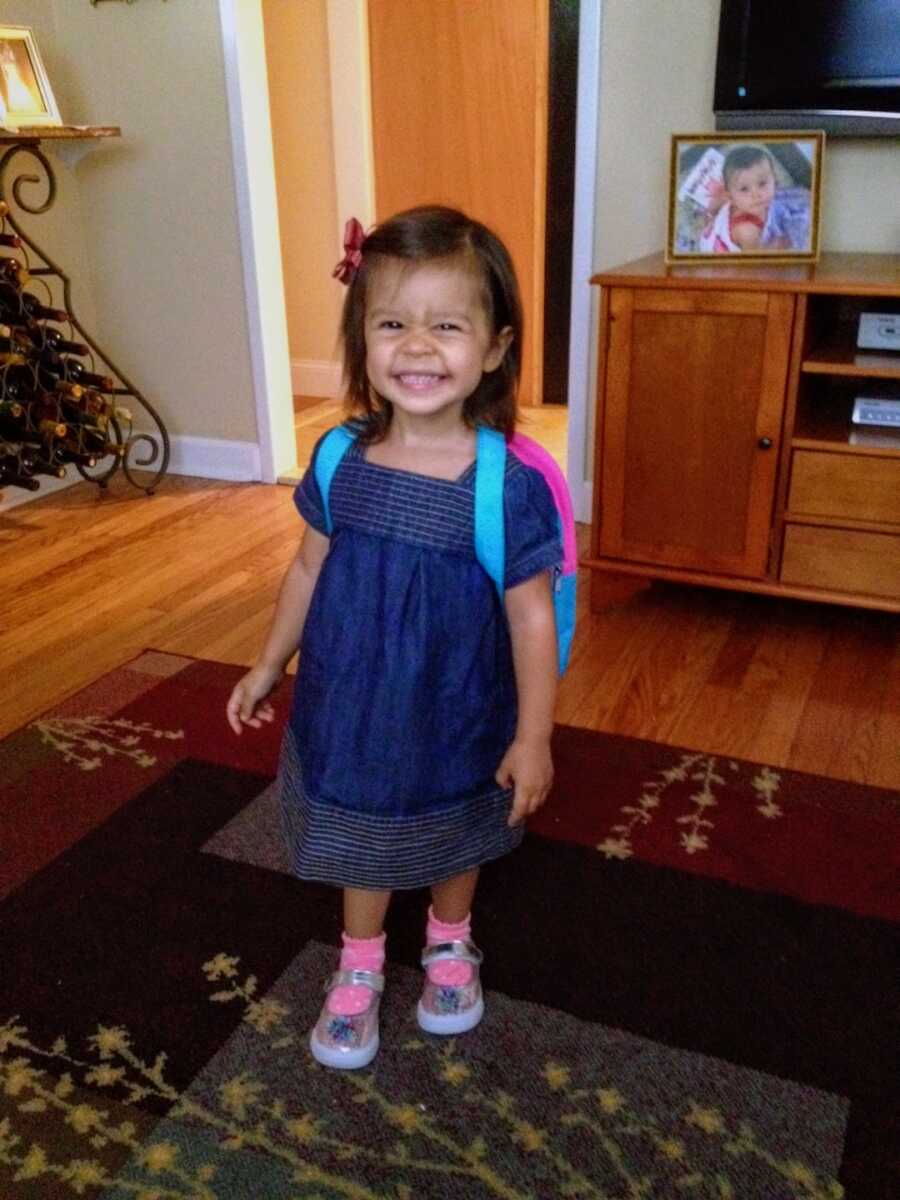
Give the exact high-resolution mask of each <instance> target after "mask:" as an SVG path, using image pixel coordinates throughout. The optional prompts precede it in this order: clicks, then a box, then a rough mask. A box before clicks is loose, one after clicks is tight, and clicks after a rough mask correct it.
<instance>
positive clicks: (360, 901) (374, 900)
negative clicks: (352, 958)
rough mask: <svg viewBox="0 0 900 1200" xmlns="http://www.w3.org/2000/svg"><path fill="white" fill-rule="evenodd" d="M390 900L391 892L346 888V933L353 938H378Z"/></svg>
mask: <svg viewBox="0 0 900 1200" xmlns="http://www.w3.org/2000/svg"><path fill="white" fill-rule="evenodd" d="M390 900H391V893H390V892H373V891H371V890H369V889H368V888H344V932H345V933H347V934H349V935H350V937H352V938H373V937H378V936H379V935H380V934H381V932H382V929H383V927H384V918H385V915H386V913H387V909H388V904H389V903H390Z"/></svg>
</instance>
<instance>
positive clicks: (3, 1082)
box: [0, 953, 843, 1200]
mask: <svg viewBox="0 0 900 1200" xmlns="http://www.w3.org/2000/svg"><path fill="white" fill-rule="evenodd" d="M203 970H204V973H205V975H206V977H207V979H208V980H209V982H210V983H213V984H217V985H221V986H219V987H218V990H216V991H215V992H213V993H212V995H211V996H210V1000H211V1001H212V1002H214V1003H217V1004H230V1003H238V1004H240V1005H241V1006H242V1020H243V1022H244V1023H246V1025H248V1026H249V1027H250V1029H251V1030H252V1032H253V1036H254V1037H255V1038H258V1039H259V1043H258V1046H257V1051H256V1052H257V1053H258V1054H259V1055H260V1056H275V1057H277V1056H283V1055H287V1057H288V1058H291V1059H293V1057H294V1055H295V1056H296V1058H295V1061H290V1062H288V1063H285V1064H284V1067H283V1070H285V1071H290V1072H293V1073H296V1072H304V1071H305V1072H322V1071H323V1070H324V1069H323V1068H321V1067H319V1066H318V1065H317V1064H315V1063H313V1061H312V1059H311V1058H310V1056H309V1055H308V1054H307V1053H306V1048H305V1045H303V1044H302V1043H300V1042H299V1041H298V1039H297V1037H296V1036H295V1034H294V1033H293V1032H291V1023H290V1020H289V1018H290V1011H289V1009H288V1007H287V1006H286V1005H284V1004H282V1003H280V1002H279V1001H277V1000H275V999H272V998H268V997H262V998H260V997H259V996H258V995H257V986H258V985H257V980H256V979H255V978H254V977H253V976H252V975H251V976H245V977H242V973H241V970H240V960H239V959H238V958H237V957H235V956H231V955H228V954H224V953H222V954H218V955H216V957H215V958H213V959H211V960H210V961H208V962H206V963H205V964H204V966H203ZM400 1049H401V1052H402V1053H403V1054H404V1055H414V1056H416V1058H417V1060H418V1061H417V1065H418V1067H419V1069H420V1071H421V1070H424V1071H425V1072H426V1073H427V1074H428V1076H429V1077H430V1079H431V1080H432V1081H433V1082H434V1083H435V1084H437V1085H438V1086H439V1087H440V1088H441V1089H443V1092H444V1095H446V1097H447V1099H448V1104H449V1106H450V1107H451V1108H457V1107H458V1106H460V1105H466V1106H469V1107H470V1108H471V1110H472V1118H473V1119H472V1120H471V1121H470V1122H468V1125H469V1127H470V1130H471V1129H480V1130H482V1131H483V1133H479V1134H476V1135H475V1136H472V1135H471V1132H470V1133H469V1134H467V1135H466V1136H465V1137H460V1136H458V1135H457V1134H454V1132H453V1129H454V1126H453V1125H452V1124H451V1123H449V1122H447V1121H446V1120H445V1119H442V1116H441V1113H440V1112H434V1113H433V1112H430V1111H428V1108H427V1107H426V1106H425V1105H424V1104H422V1103H420V1102H419V1101H418V1100H417V1098H416V1097H415V1096H412V1095H406V1096H403V1095H386V1094H385V1093H384V1091H383V1090H382V1089H380V1088H379V1086H378V1085H377V1083H376V1073H375V1072H370V1071H363V1072H344V1073H340V1085H341V1086H342V1087H343V1088H344V1089H345V1094H344V1099H345V1100H346V1102H349V1103H353V1104H357V1105H360V1106H367V1108H368V1110H369V1116H370V1119H371V1117H372V1116H377V1120H378V1122H379V1124H380V1127H381V1128H382V1129H384V1130H387V1131H390V1132H391V1137H392V1139H393V1140H392V1141H391V1142H390V1143H389V1144H388V1148H387V1149H386V1150H385V1149H384V1147H373V1146H370V1145H367V1144H366V1143H365V1142H364V1141H363V1140H362V1139H360V1141H359V1142H358V1143H354V1142H352V1141H348V1140H347V1139H346V1137H344V1136H336V1134H335V1131H334V1130H333V1128H332V1124H331V1122H332V1118H331V1116H330V1115H329V1110H328V1106H327V1105H326V1104H323V1109H322V1111H318V1112H314V1111H309V1110H304V1111H292V1109H291V1107H290V1106H289V1104H288V1103H287V1102H286V1101H285V1099H283V1098H281V1097H279V1096H278V1095H275V1094H273V1090H272V1088H271V1087H270V1086H269V1085H267V1084H266V1083H264V1082H263V1081H262V1080H260V1079H257V1078H255V1077H254V1076H253V1074H251V1073H250V1072H249V1071H243V1072H239V1073H237V1074H233V1075H230V1076H228V1077H226V1078H224V1079H223V1080H222V1081H221V1082H220V1083H219V1085H218V1088H217V1103H216V1104H215V1105H213V1104H206V1103H199V1102H198V1101H197V1099H196V1098H195V1097H192V1096H191V1095H190V1094H188V1093H187V1092H179V1091H178V1090H177V1089H176V1088H174V1087H173V1086H172V1085H171V1084H170V1083H169V1082H168V1080H167V1070H166V1069H167V1065H168V1064H167V1058H166V1055H165V1054H164V1053H160V1054H158V1055H157V1056H156V1057H155V1058H154V1059H153V1061H152V1062H149V1061H144V1060H143V1059H141V1058H140V1057H139V1055H138V1054H136V1053H135V1051H134V1048H133V1045H132V1039H131V1037H130V1035H129V1032H128V1031H127V1030H126V1029H124V1028H122V1027H117V1026H103V1025H101V1026H99V1027H98V1028H97V1030H96V1032H95V1033H94V1034H93V1035H92V1036H91V1037H90V1038H89V1039H88V1045H87V1048H86V1052H85V1054H84V1056H79V1055H78V1054H76V1053H75V1052H74V1050H73V1049H71V1048H70V1047H69V1045H68V1043H67V1041H66V1039H65V1038H64V1037H59V1038H58V1039H57V1040H56V1041H54V1042H53V1043H52V1044H51V1045H49V1046H47V1047H42V1046H40V1045H38V1044H36V1043H35V1042H33V1041H32V1039H31V1038H30V1036H29V1033H28V1030H27V1028H26V1027H25V1026H24V1025H22V1024H21V1023H19V1021H18V1019H17V1018H12V1019H9V1020H7V1021H6V1022H5V1023H4V1024H3V1025H0V1091H2V1093H3V1095H4V1096H5V1098H6V1103H7V1111H8V1112H9V1111H13V1112H19V1113H22V1114H29V1115H34V1114H38V1115H46V1116H47V1117H48V1118H49V1116H51V1115H52V1116H54V1117H55V1118H56V1119H57V1120H60V1119H61V1120H62V1121H64V1122H65V1124H66V1126H68V1127H69V1129H70V1130H73V1131H75V1132H76V1133H77V1134H78V1135H79V1137H80V1138H81V1139H82V1140H83V1143H84V1152H83V1154H82V1155H80V1156H78V1157H75V1158H71V1159H70V1160H69V1161H57V1160H56V1159H55V1158H54V1154H53V1150H52V1145H51V1144H50V1143H49V1141H48V1143H47V1144H41V1143H40V1142H39V1141H37V1140H35V1139H34V1138H32V1139H31V1140H30V1141H29V1140H26V1139H25V1138H23V1137H22V1136H21V1134H20V1133H18V1132H17V1128H16V1122H15V1118H14V1117H11V1116H6V1117H5V1118H3V1119H2V1120H0V1163H2V1164H4V1165H5V1167H6V1168H7V1169H9V1170H10V1171H11V1172H12V1179H13V1182H14V1183H26V1182H28V1181H35V1180H46V1181H48V1184H49V1183H50V1182H51V1181H52V1182H53V1183H54V1185H58V1184H62V1185H64V1186H65V1187H67V1188H68V1189H69V1190H70V1191H71V1192H72V1193H73V1194H75V1195H79V1196H92V1195H97V1194H98V1193H99V1191H100V1190H102V1189H105V1188H110V1187H112V1186H113V1185H114V1184H115V1185H116V1186H117V1188H118V1189H119V1192H120V1194H127V1195H129V1196H133V1197H134V1200H224V1198H225V1197H229V1198H230V1197H231V1196H232V1195H233V1193H230V1192H227V1191H218V1190H217V1181H218V1180H220V1179H221V1178H222V1173H223V1172H222V1168H223V1164H224V1163H225V1162H226V1160H227V1156H228V1155H229V1154H233V1153H235V1152H242V1151H250V1152H253V1153H255V1154H259V1155H262V1156H266V1157H268V1158H271V1159H274V1160H277V1162H278V1164H279V1165H280V1167H281V1168H282V1170H283V1171H284V1172H286V1174H287V1177H288V1178H289V1179H290V1180H291V1181H292V1186H293V1187H294V1188H296V1191H292V1192H290V1193H289V1194H290V1195H291V1196H292V1197H294V1196H295V1197H296V1198H297V1200H332V1198H333V1197H346V1198H347V1200H418V1198H419V1197H421V1196H422V1195H423V1194H425V1193H423V1192H422V1190H421V1188H420V1186H419V1183H418V1182H417V1181H421V1180H422V1179H428V1180H430V1181H433V1182H431V1183H429V1185H428V1186H429V1189H431V1188H432V1187H433V1188H434V1189H435V1190H429V1191H428V1192H427V1194H428V1195H444V1194H446V1195H451V1194H453V1195H456V1194H459V1195H462V1194H465V1195H466V1196H484V1197H485V1198H488V1197H501V1198H503V1200H535V1193H534V1192H533V1191H531V1190H528V1189H527V1188H526V1189H524V1190H523V1187H522V1182H521V1181H522V1178H523V1162H524V1175H525V1177H526V1178H527V1177H528V1164H529V1163H540V1164H541V1166H542V1167H543V1168H544V1171H542V1174H541V1178H542V1179H553V1180H554V1181H555V1186H556V1191H555V1193H554V1196H558V1197H560V1198H562V1197H584V1198H587V1200H641V1198H651V1200H652V1198H654V1197H657V1198H658V1197H660V1196H661V1195H662V1194H666V1195H668V1194H673V1195H677V1196H685V1197H704V1198H707V1197H714V1198H717V1200H739V1198H742V1197H746V1196H747V1194H748V1193H747V1192H746V1191H745V1190H742V1183H741V1181H746V1179H747V1171H748V1167H750V1166H751V1165H752V1169H753V1171H754V1172H755V1174H756V1175H758V1176H759V1178H760V1180H761V1181H762V1180H764V1181H765V1182H764V1186H765V1187H766V1188H767V1189H768V1190H766V1191H765V1192H764V1193H763V1192H756V1191H755V1192H754V1194H755V1195H763V1194H765V1195H772V1196H776V1195H777V1196H778V1197H779V1198H780V1200H789V1198H793V1200H839V1198H840V1197H841V1196H842V1195H843V1190H842V1188H841V1186H840V1184H839V1183H837V1182H836V1181H835V1180H832V1179H823V1178H821V1177H819V1176H818V1175H817V1174H816V1172H815V1171H813V1170H812V1169H811V1167H810V1166H809V1165H808V1164H807V1163H805V1162H803V1161H801V1160H800V1159H798V1158H787V1159H785V1158H782V1157H779V1155H778V1154H776V1153H773V1152H772V1151H771V1150H770V1149H768V1148H767V1147H766V1146H765V1145H764V1144H761V1142H760V1141H759V1140H758V1138H757V1135H756V1134H755V1132H754V1129H753V1128H752V1127H751V1125H750V1124H749V1123H747V1122H743V1121H742V1122H738V1123H737V1124H736V1125H732V1124H731V1123H730V1122H729V1120H728V1118H727V1117H726V1115H725V1114H724V1113H723V1112H721V1111H720V1110H719V1109H718V1108H717V1107H715V1106H711V1105H709V1104H707V1103H704V1102H701V1101H700V1100H698V1099H695V1098H692V1097H691V1096H689V1095H685V1096H684V1098H683V1102H682V1104H681V1108H680V1111H679V1112H678V1113H673V1114H672V1118H671V1122H670V1124H669V1125H668V1126H666V1127H664V1126H663V1124H662V1123H661V1122H660V1121H659V1120H658V1119H656V1118H653V1117H647V1116H644V1115H642V1113H641V1112H640V1111H639V1108H638V1106H636V1105H633V1104H632V1102H631V1101H630V1099H629V1096H628V1095H627V1094H626V1089H624V1088H622V1087H621V1086H619V1087H617V1086H614V1085H613V1084H612V1083H610V1082H609V1081H607V1080H604V1079H603V1078H597V1077H586V1075H587V1074H589V1073H587V1072H584V1071H583V1069H582V1068H580V1067H578V1066H574V1065H572V1064H570V1063H565V1062H560V1061H556V1060H553V1059H550V1060H545V1061H537V1060H534V1061H531V1062H525V1063H523V1066H522V1071H521V1086H522V1089H523V1095H525V1094H528V1095H529V1096H531V1097H533V1096H534V1095H535V1094H537V1093H540V1094H541V1096H542V1100H541V1111H542V1112H543V1113H544V1114H545V1115H544V1116H543V1117H542V1119H541V1121H540V1123H539V1124H538V1123H536V1122H535V1121H534V1120H528V1119H526V1117H525V1116H523V1115H522V1105H521V1102H520V1101H519V1100H517V1098H516V1097H515V1096H513V1095H511V1094H510V1093H509V1092H507V1091H504V1090H499V1089H498V1090H492V1089H490V1088H488V1087H485V1086H484V1084H485V1080H483V1079H482V1080H481V1082H480V1083H479V1081H478V1080H477V1079H476V1078H475V1073H474V1072H473V1070H472V1068H471V1067H470V1065H469V1064H468V1063H467V1062H466V1060H465V1058H464V1056H463V1054H462V1053H461V1052H460V1047H459V1045H458V1043H457V1041H456V1040H455V1039H451V1040H449V1041H440V1040H438V1039H431V1038H418V1037H416V1038H412V1039H410V1040H408V1041H407V1042H406V1043H404V1044H403V1045H402V1047H401V1048H400ZM42 1062H43V1063H44V1064H46V1067H42V1066H41V1065H39V1064H41V1063H42ZM337 1074H338V1073H333V1072H332V1073H329V1075H330V1077H331V1079H335V1078H336V1076H337ZM86 1090H87V1091H88V1093H90V1094H95V1095H96V1100H95V1101H94V1102H86V1101H85V1099H84V1096H85V1091H86ZM113 1090H115V1093H116V1095H117V1096H118V1100H117V1104H116V1107H117V1108H119V1109H121V1106H122V1103H123V1101H124V1103H125V1104H126V1105H127V1104H131V1105H137V1104H140V1102H141V1101H143V1100H147V1099H148V1098H152V1099H154V1100H156V1101H162V1102H163V1103H164V1104H166V1105H171V1108H170V1109H169V1112H168V1119H174V1120H178V1119H179V1118H182V1119H184V1120H185V1121H187V1122H188V1123H191V1124H195V1125H199V1126H201V1127H203V1128H204V1129H206V1130H207V1131H208V1132H209V1134H210V1135H212V1137H213V1138H214V1141H215V1146H216V1153H215V1154H214V1155H211V1156H210V1160H209V1161H206V1162H202V1163H200V1164H199V1165H197V1164H196V1163H195V1164H193V1166H192V1165H191V1164H190V1163H188V1162H187V1160H186V1156H185V1154H184V1151H183V1149H182V1148H180V1147H179V1146H178V1145H176V1144H175V1143H174V1141H172V1140H170V1139H168V1138H167V1137H165V1136H159V1137H154V1136H153V1135H152V1134H151V1135H150V1137H149V1138H148V1139H144V1140H142V1139H141V1137H140V1136H139V1134H138V1130H137V1126H136V1124H135V1123H133V1122H130V1121H122V1120H118V1119H113V1118H111V1115H110V1108H111V1107H112V1105H111V1103H107V1102H105V1097H104V1092H106V1095H107V1096H109V1095H110V1094H111V1093H112V1091H113ZM318 1090H319V1089H317V1088H316V1087H315V1086H312V1087H311V1088H310V1089H309V1094H310V1095H316V1094H317V1091H318ZM573 1134H574V1135H575V1138H576V1139H577V1144H578V1146H579V1147H580V1148H581V1149H582V1151H583V1150H584V1147H585V1145H587V1146H588V1147H589V1148H590V1154H591V1161H592V1162H596V1163H597V1164H598V1173H602V1176H603V1181H604V1182H603V1184H602V1185H601V1183H600V1182H599V1181H598V1178H596V1177H594V1176H593V1175H592V1176H589V1175H588V1174H587V1173H586V1172H585V1170H584V1168H583V1167H580V1166H578V1165H577V1161H576V1160H575V1159H574V1158H573V1155H572V1153H571V1147H572V1146H573V1141H572V1138H573ZM698 1137H699V1138H701V1139H703V1140H704V1141H705V1142H706V1143H715V1147H716V1151H715V1156H714V1157H715V1161H716V1163H717V1166H716V1168H715V1169H714V1170H710V1169H709V1168H708V1167H706V1168H704V1167H703V1166H700V1165H698V1164H697V1163H696V1162H693V1161H692V1150H691V1145H692V1144H695V1142H694V1139H696V1138H698ZM489 1140H490V1144H489ZM111 1150H114V1151H115V1159H116V1161H115V1165H113V1163H112V1161H111V1159H110V1158H109V1156H108V1154H107V1152H108V1151H111ZM123 1151H124V1152H125V1153H127V1154H128V1155H129V1158H130V1164H129V1167H128V1171H127V1173H126V1174H124V1175H123V1174H120V1170H121V1163H122V1161H123V1158H122V1155H123ZM581 1160H582V1161H583V1160H584V1154H583V1153H582V1155H581ZM510 1161H515V1162H516V1163H517V1168H518V1169H517V1170H516V1171H515V1172H511V1171H510V1170H509V1169H508V1167H509V1163H510ZM368 1163H371V1164H372V1165H373V1166H377V1167H378V1169H379V1170H382V1171H383V1169H384V1168H385V1167H388V1168H390V1170H391V1179H392V1182H391V1184H390V1186H389V1187H388V1189H387V1190H384V1189H382V1190H373V1187H372V1186H371V1185H370V1183H369V1182H368V1181H369V1180H370V1179H371V1178H372V1174H371V1172H369V1171H367V1169H366V1168H367V1164H368ZM657 1165H658V1170H657ZM658 1172H662V1173H663V1174H658ZM673 1172H674V1176H673V1174H672V1173H673ZM137 1176H139V1177H140V1179H139V1181H137ZM661 1178H665V1180H666V1184H665V1186H666V1187H667V1188H668V1187H671V1186H674V1187H675V1189H676V1190H675V1192H674V1193H670V1192H669V1191H666V1192H665V1193H663V1192H661V1191H660V1190H659V1180H660V1179H661ZM673 1178H674V1184H672V1183H671V1182H670V1181H671V1180H672V1179H673ZM611 1179H612V1180H614V1181H615V1182H614V1183H613V1184H611V1183H610V1180H611ZM441 1181H443V1182H441ZM451 1188H464V1189H465V1190H464V1191H454V1190H451ZM285 1194H288V1193H285ZM4 1200H15V1195H14V1194H12V1195H10V1196H8V1197H6V1196H5V1197H4ZM260 1200H262V1197H260ZM541 1200H552V1197H551V1196H550V1194H549V1193H547V1192H546V1191H544V1190H542V1192H541Z"/></svg>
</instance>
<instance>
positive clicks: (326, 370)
mask: <svg viewBox="0 0 900 1200" xmlns="http://www.w3.org/2000/svg"><path fill="white" fill-rule="evenodd" d="M291 391H292V392H293V393H294V395H295V396H321V397H322V399H323V400H327V399H331V398H333V397H335V396H339V395H340V394H341V364H340V363H339V362H332V361H331V360H330V359H327V358H293V359H291Z"/></svg>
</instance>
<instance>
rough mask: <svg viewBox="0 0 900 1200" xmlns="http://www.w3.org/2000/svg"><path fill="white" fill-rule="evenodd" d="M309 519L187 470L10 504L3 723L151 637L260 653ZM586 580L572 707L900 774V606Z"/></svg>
mask: <svg viewBox="0 0 900 1200" xmlns="http://www.w3.org/2000/svg"><path fill="white" fill-rule="evenodd" d="M300 531H301V523H300V520H299V518H298V517H297V515H296V513H295V510H294V507H293V503H292V499H291V490H290V489H289V488H286V487H272V486H267V485H264V484H229V483H218V482H213V481H209V480H201V479H191V478H185V477H172V478H170V479H169V480H167V481H166V482H165V484H164V485H163V487H162V488H161V490H160V492H159V494H158V495H156V496H154V497H152V498H150V499H148V498H145V497H144V496H143V495H140V494H136V493H133V492H132V490H131V489H128V488H126V486H125V485H124V484H121V483H117V484H115V485H114V487H113V489H112V494H110V495H108V496H106V497H104V498H102V499H101V498H98V495H97V493H96V490H95V489H94V488H93V486H92V485H89V484H79V485H77V486H76V487H73V488H70V489H68V490H66V491H63V492H60V493H57V494H56V495H52V496H47V497H46V498H43V499H40V500H36V501H34V502H32V503H29V504H26V505H22V506H20V507H18V508H15V509H12V510H11V511H10V512H8V513H6V514H0V547H2V555H0V733H8V732H9V731H11V730H12V729H15V728H16V727H17V726H19V725H21V724H22V723H23V722H25V721H28V720H29V719H31V718H33V717H35V716H36V715H38V714H39V713H40V712H42V711H44V710H45V709H46V708H48V707H49V706H51V705H53V704H55V703H57V702H58V701H60V700H62V699H63V698H64V697H66V696H67V695H69V694H71V693H72V692H74V691H76V690H77V689H79V688H81V687H83V686H84V685H85V684H87V683H89V682H90V681H91V680H92V679H95V678H96V677H97V676H98V675H100V674H102V673H103V672H105V671H109V670H111V669H112V668H113V667H115V666H117V665H118V664H120V663H122V662H124V661H126V660H127V659H129V658H131V657H132V656H133V655H135V654H137V653H139V652H140V651H141V650H142V649H144V648H145V647H155V648H157V649H160V650H168V651H172V652H176V653H181V654H188V655H196V656H198V657H204V658H213V659H219V660H222V661H224V662H233V663H240V664H249V663H250V662H251V661H252V660H253V657H254V655H255V654H256V652H257V650H258V648H259V645H260V643H261V641H262V638H263V634H264V631H265V629H266V627H267V624H268V622H269V619H270V617H271V613H272V609H273V606H274V600H275V593H276V591H277V587H278V583H279V580H280V577H281V574H282V571H283V570H284V567H285V565H286V563H287V561H288V559H289V558H290V556H291V555H292V553H293V551H294V547H295V545H296V542H297V538H298V536H299V534H300ZM587 591H588V589H587V583H586V581H585V582H584V583H583V585H582V586H581V607H582V612H581V615H580V621H579V627H578V633H577V636H576V643H575V648H574V653H573V661H572V665H571V667H570V669H569V672H568V674H567V676H566V678H565V679H564V680H563V682H562V687H561V692H560V699H559V706H558V712H557V716H558V719H559V720H560V721H562V722H566V723H570V724H574V725H582V726H588V727H591V728H594V729H600V730H606V731H609V732H614V733H622V734H627V735H631V736H634V737H643V738H651V739H654V740H656V741H661V742H666V743H669V744H673V745H681V746H686V747H690V748H693V749H699V750H705V751H708V752H711V753H715V754H721V755H728V756H734V757H740V758H747V759H751V760H754V761H759V762H765V763H768V764H770V765H772V766H776V767H778V766H785V767H791V768H795V769H798V770H803V771H810V772H815V773H820V774H825V775H832V776H835V777H838V778H845V779H852V780H858V781H861V782H867V783H870V784H874V785H880V786H882V787H888V788H894V789H900V636H898V629H900V623H898V620H897V618H896V616H891V615H889V614H886V613H876V612H864V611H855V610H853V609H850V608H838V607H832V606H827V605H816V604H804V603H799V602H791V601H786V600H776V599H772V598H768V597H762V596H746V595H737V594H731V593H728V592H723V591H713V590H705V589H701V588H686V587H677V586H674V585H661V584H660V585H655V586H654V587H652V588H650V589H648V590H646V591H644V592H643V593H641V594H639V595H637V596H635V597H634V598H632V599H631V600H629V601H628V602H626V603H621V604H617V605H614V606H612V607H610V608H609V609H608V610H606V611H605V612H603V613H601V614H599V615H592V614H590V613H589V612H588V608H587ZM209 719H210V721H221V720H222V715H221V714H220V713H217V712H216V713H213V712H211V713H210V715H209ZM223 732H224V726H223Z"/></svg>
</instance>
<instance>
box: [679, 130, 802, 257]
mask: <svg viewBox="0 0 900 1200" xmlns="http://www.w3.org/2000/svg"><path fill="white" fill-rule="evenodd" d="M823 142H824V135H823V134H820V133H810V134H795V133H792V134H771V133H764V134H716V135H705V136H694V137H685V136H679V135H676V136H675V137H674V138H673V144H672V180H671V191H670V205H669V241H668V258H669V259H670V261H675V260H678V259H685V258H714V257H718V256H720V255H725V254H727V255H737V256H740V257H741V258H744V259H753V260H756V261H758V260H760V259H767V260H770V259H772V258H777V259H779V260H787V261H790V260H795V259H797V260H807V261H809V260H814V259H815V258H817V257H818V196H819V182H820V178H821V170H822V150H823Z"/></svg>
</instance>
